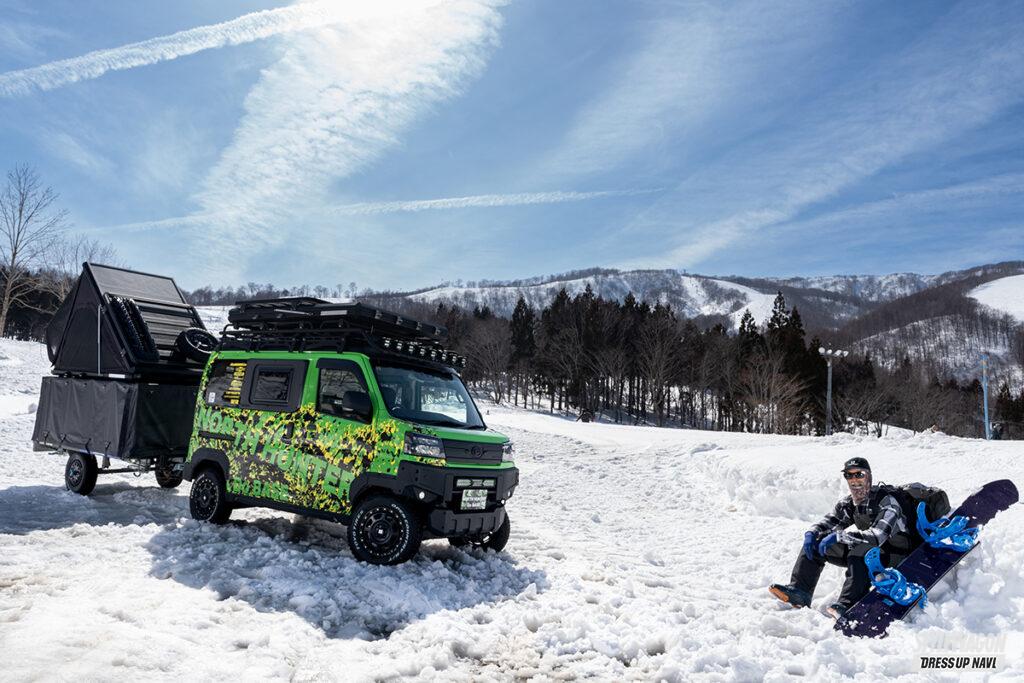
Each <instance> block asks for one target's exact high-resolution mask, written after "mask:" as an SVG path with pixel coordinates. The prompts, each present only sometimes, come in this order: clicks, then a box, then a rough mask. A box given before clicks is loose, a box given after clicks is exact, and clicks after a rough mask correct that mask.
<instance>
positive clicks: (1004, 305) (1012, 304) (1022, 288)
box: [968, 275, 1024, 324]
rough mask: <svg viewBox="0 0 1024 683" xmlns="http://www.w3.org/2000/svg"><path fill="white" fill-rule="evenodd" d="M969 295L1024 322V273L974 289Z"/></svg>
mask: <svg viewBox="0 0 1024 683" xmlns="http://www.w3.org/2000/svg"><path fill="white" fill-rule="evenodd" d="M968 296H970V297H971V298H972V299H975V300H977V302H978V303H980V304H983V305H985V306H988V307H989V308H991V309H994V310H996V311H999V312H1001V313H1005V314H1006V315H1009V316H1011V317H1013V318H1015V319H1016V320H1018V321H1020V322H1021V323H1022V324H1024V275H1013V276H1010V277H1004V278H1000V279H998V280H993V281H992V282H988V283H985V284H983V285H981V286H980V287H977V288H975V289H972V290H971V291H970V292H969V293H968Z"/></svg>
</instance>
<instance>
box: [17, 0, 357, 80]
mask: <svg viewBox="0 0 1024 683" xmlns="http://www.w3.org/2000/svg"><path fill="white" fill-rule="evenodd" d="M342 18H343V14H342V12H340V11H339V3H336V2H311V3H306V4H301V5H295V6H293V7H281V8H278V9H271V10H262V11H260V12H252V13H251V14H245V15H242V16H240V17H238V18H237V19H232V20H231V21H225V22H222V23H220V24H210V25H208V26H198V27H196V28H191V29H188V30H185V31H178V32H177V33H172V34H170V35H167V36H160V37H158V38H150V39H149V40H143V41H142V42H139V43H131V44H129V45H122V46H121V47H115V48H110V49H107V50H96V51H95V52H89V53H88V54H84V55H82V56H81V57H72V58H70V59H61V60H59V61H56V62H50V63H49V64H43V65H41V66H36V67H32V68H29V69H21V70H18V71H8V72H7V73H4V74H0V97H17V96H20V95H27V94H29V93H31V92H33V91H34V90H53V89H54V88H59V87H62V86H65V85H68V84H69V83H75V82H77V81H84V80H88V79H91V78H99V77H100V76H102V75H103V74H105V73H107V72H108V71H121V70H124V69H132V68H135V67H137V66H146V65H149V64H156V63H157V62H166V61H168V60H171V59H177V58H178V57H184V56H186V55H192V54H195V53H197V52H202V51H203V50H210V49H213V48H218V47H225V46H229V45H241V44H243V43H251V42H253V41H255V40H262V39H263V38H269V37H271V36H275V35H278V34H281V33H289V32H292V31H302V30H305V29H310V28H316V27H319V26H328V25H330V24H336V23H338V22H339V21H341V19H342Z"/></svg>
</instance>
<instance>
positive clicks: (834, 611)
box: [825, 602, 850, 619]
mask: <svg viewBox="0 0 1024 683" xmlns="http://www.w3.org/2000/svg"><path fill="white" fill-rule="evenodd" d="M848 609H850V606H849V605H847V604H844V603H841V602H833V603H832V604H831V605H829V606H828V607H826V608H825V614H827V615H829V616H830V617H832V618H833V619H839V617H841V616H843V614H845V613H846V610H848Z"/></svg>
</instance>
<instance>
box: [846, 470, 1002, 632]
mask: <svg viewBox="0 0 1024 683" xmlns="http://www.w3.org/2000/svg"><path fill="white" fill-rule="evenodd" d="M1018 499H1019V494H1018V493H1017V487H1016V486H1014V485H1013V482H1012V481H1010V480H1009V479H1000V480H999V481H993V482H990V483H988V484H985V485H984V486H983V487H982V488H981V490H980V491H978V492H977V493H975V494H973V495H971V496H968V497H967V500H965V501H964V502H963V505H961V506H960V507H958V508H957V509H956V510H954V511H953V512H951V513H950V514H949V516H950V517H955V516H956V515H963V516H965V517H967V519H968V523H967V526H969V527H974V526H979V525H981V524H987V523H988V522H990V521H991V520H992V518H993V517H995V516H996V514H997V513H999V512H1001V511H1002V510H1005V509H1007V508H1008V507H1010V506H1011V505H1013V504H1014V503H1016V502H1017V501H1018ZM977 547H978V546H977V544H975V545H974V546H973V547H972V548H971V549H970V550H968V551H967V552H963V553H961V552H957V551H956V550H953V549H951V548H933V547H932V546H930V545H928V544H927V543H924V544H922V545H920V546H919V547H917V548H916V549H915V550H914V551H912V552H911V553H910V555H908V556H907V558H906V559H905V560H903V562H901V563H900V564H899V566H897V567H896V568H897V569H898V570H899V571H900V572H901V573H902V574H903V576H905V577H906V579H907V581H909V582H912V583H917V584H920V585H921V586H923V587H924V589H925V590H926V591H928V590H931V588H932V586H934V585H935V584H937V583H938V582H939V581H941V580H942V577H944V576H945V575H946V574H948V573H949V571H950V570H951V569H952V568H953V567H955V566H956V565H957V564H958V563H959V562H960V561H961V560H962V559H964V557H966V556H967V555H968V554H969V553H970V552H971V551H972V550H974V548H977ZM916 604H917V603H916V602H915V603H911V604H909V605H900V604H897V603H896V602H894V601H892V600H890V599H889V598H887V597H885V596H883V595H882V594H880V593H879V592H878V591H876V590H875V589H874V588H872V589H871V591H870V592H869V593H868V594H867V595H865V596H864V597H863V598H861V599H860V600H859V601H858V602H857V603H855V604H854V605H853V606H852V607H850V609H848V610H847V611H846V613H845V614H843V616H841V617H840V618H839V619H837V620H836V626H835V627H836V630H839V631H842V632H843V635H847V636H864V637H868V638H884V637H885V635H886V631H887V630H888V628H889V625H890V624H892V623H893V622H894V621H898V620H900V619H903V618H904V617H906V616H907V614H908V613H909V612H910V610H912V609H914V607H915V606H916Z"/></svg>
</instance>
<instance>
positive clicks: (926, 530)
mask: <svg viewBox="0 0 1024 683" xmlns="http://www.w3.org/2000/svg"><path fill="white" fill-rule="evenodd" d="M917 533H919V534H921V538H923V539H924V542H925V543H927V544H928V545H930V546H931V547H933V548H949V549H950V550H955V551H957V552H958V553H965V552H967V551H968V550H970V549H971V548H973V547H974V544H975V543H977V542H978V527H970V528H968V527H967V517H964V516H963V515H956V516H955V517H940V518H939V519H937V520H935V521H934V522H929V521H928V515H927V514H926V512H925V505H924V503H923V502H922V503H918V505H917Z"/></svg>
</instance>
